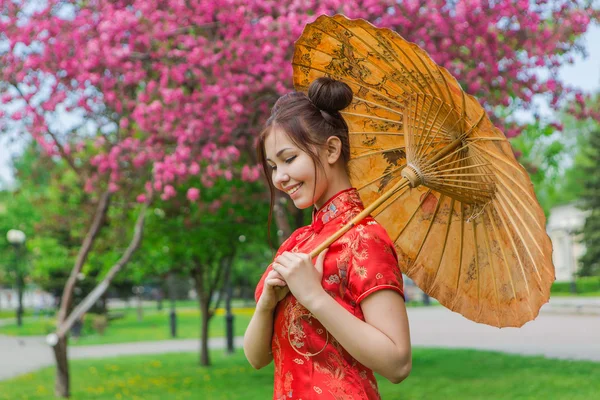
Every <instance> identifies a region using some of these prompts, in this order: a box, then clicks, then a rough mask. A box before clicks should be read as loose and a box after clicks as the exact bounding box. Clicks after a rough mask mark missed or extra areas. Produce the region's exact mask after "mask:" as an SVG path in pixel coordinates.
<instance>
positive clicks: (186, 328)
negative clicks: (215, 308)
mask: <svg viewBox="0 0 600 400" xmlns="http://www.w3.org/2000/svg"><path fill="white" fill-rule="evenodd" d="M233 312H234V315H235V319H234V334H235V335H236V336H242V335H243V334H244V332H245V330H246V327H247V326H248V323H249V322H250V318H251V311H250V310H248V309H234V310H233ZM92 319H93V316H92V315H88V316H86V319H85V325H84V329H83V331H82V336H81V337H80V338H79V339H78V340H77V341H74V340H71V341H70V344H72V345H75V346H81V345H92V344H107V343H126V342H140V341H153V340H166V339H171V333H170V330H169V312H168V311H167V310H164V309H163V310H162V311H147V312H145V313H144V317H143V319H142V321H138V320H137V313H136V312H135V311H127V312H126V314H125V317H123V318H120V319H116V320H113V321H111V322H110V324H109V326H108V327H107V328H106V331H105V332H104V335H99V334H98V333H96V331H94V329H92ZM53 330H54V319H53V318H40V319H38V320H27V321H25V322H24V323H23V326H21V327H20V328H19V327H17V326H16V325H15V324H14V323H13V324H10V325H5V326H2V327H0V334H4V335H12V336H32V335H33V336H37V335H46V334H48V333H49V332H52V331H53ZM209 336H210V337H224V336H225V318H224V316H223V315H215V316H214V317H213V318H212V319H211V321H210V325H209ZM199 337H200V311H199V310H196V309H180V310H178V311H177V338H178V339H192V338H199Z"/></svg>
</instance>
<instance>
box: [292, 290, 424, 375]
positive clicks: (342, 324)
mask: <svg viewBox="0 0 600 400" xmlns="http://www.w3.org/2000/svg"><path fill="white" fill-rule="evenodd" d="M360 305H361V307H362V310H363V314H364V316H365V321H361V320H360V319H358V318H356V317H355V316H354V315H353V314H351V313H350V312H349V311H348V310H346V309H345V308H344V307H342V305H340V304H339V303H338V302H337V301H335V300H334V299H332V298H331V296H329V295H328V294H327V293H326V292H325V291H323V292H322V293H321V294H319V295H318V296H315V297H314V298H313V299H311V301H310V303H309V304H305V305H304V306H305V307H306V308H307V309H308V310H309V311H310V312H311V313H312V314H313V315H314V316H315V317H316V318H317V319H318V320H319V321H320V322H321V324H323V326H324V327H325V328H326V329H327V330H328V331H329V333H331V334H332V335H333V336H334V337H335V338H336V340H337V341H338V342H339V343H340V344H341V345H342V346H343V347H344V348H345V349H346V350H347V351H348V353H350V355H352V357H354V358H355V359H356V360H358V361H359V362H360V363H361V364H363V365H364V366H366V367H368V368H370V369H372V370H373V371H374V372H377V373H378V374H380V375H382V376H383V377H385V378H387V379H388V380H389V381H391V382H393V383H400V382H402V381H403V380H404V379H405V378H406V377H407V376H408V374H409V373H410V370H411V367H412V354H411V348H410V332H409V327H408V317H407V315H406V306H405V304H404V300H403V299H402V296H400V294H398V293H397V292H395V291H392V290H379V291H377V292H375V293H373V294H371V295H369V296H367V297H366V298H365V299H364V300H363V301H362V302H361V303H360Z"/></svg>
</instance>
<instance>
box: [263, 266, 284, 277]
mask: <svg viewBox="0 0 600 400" xmlns="http://www.w3.org/2000/svg"><path fill="white" fill-rule="evenodd" d="M271 268H272V267H271ZM271 278H278V279H283V276H281V274H280V273H279V272H277V271H275V270H274V269H271V271H269V273H268V274H267V279H271Z"/></svg>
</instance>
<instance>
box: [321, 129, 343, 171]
mask: <svg viewBox="0 0 600 400" xmlns="http://www.w3.org/2000/svg"><path fill="white" fill-rule="evenodd" d="M325 146H326V149H327V162H328V163H329V164H330V165H333V164H335V163H336V162H337V160H338V159H339V158H340V156H341V155H342V141H341V140H340V138H338V137H337V136H329V138H328V139H327V143H325Z"/></svg>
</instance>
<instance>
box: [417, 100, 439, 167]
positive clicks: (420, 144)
mask: <svg viewBox="0 0 600 400" xmlns="http://www.w3.org/2000/svg"><path fill="white" fill-rule="evenodd" d="M419 97H420V96H419V95H417V99H418V98H419ZM426 100H427V96H423V108H424V107H426V103H427V101H426ZM432 108H433V100H431V101H430V102H429V107H428V108H427V115H426V116H425V119H423V121H422V124H423V128H420V130H421V131H425V130H427V133H426V134H424V135H423V134H420V135H419V143H418V144H417V151H416V157H418V155H419V154H420V153H421V151H420V149H421V146H423V145H424V143H425V142H426V141H427V139H428V138H429V136H430V135H431V129H432V128H433V124H431V125H430V126H429V127H427V126H426V124H427V121H429V120H430V117H429V116H430V115H431V110H432ZM415 112H416V109H415ZM438 112H439V110H438ZM436 117H437V114H436ZM434 121H435V119H434Z"/></svg>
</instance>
